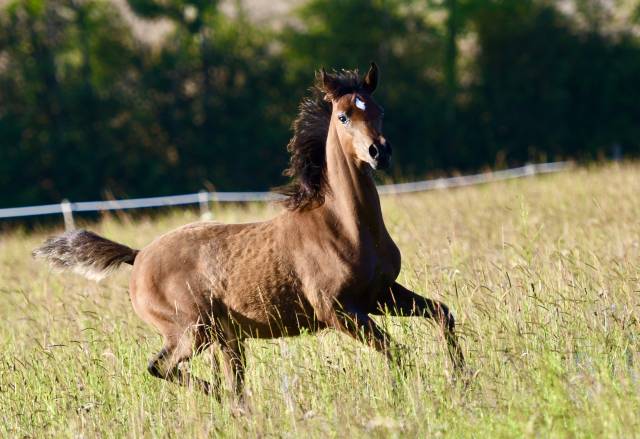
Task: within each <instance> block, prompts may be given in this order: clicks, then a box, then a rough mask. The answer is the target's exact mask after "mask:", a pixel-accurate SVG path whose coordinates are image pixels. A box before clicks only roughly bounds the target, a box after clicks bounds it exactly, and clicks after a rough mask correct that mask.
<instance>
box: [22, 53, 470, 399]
mask: <svg viewBox="0 0 640 439" xmlns="http://www.w3.org/2000/svg"><path fill="white" fill-rule="evenodd" d="M377 83H378V68H377V67H376V65H375V64H374V63H372V64H371V67H370V68H369V70H368V72H367V73H366V75H365V76H364V77H363V78H362V79H361V78H360V76H359V75H358V72H357V71H347V70H342V71H339V72H333V73H327V72H325V71H324V69H322V70H321V71H320V73H319V74H318V75H316V82H315V85H314V86H313V87H312V88H311V89H310V91H311V93H310V96H308V97H306V98H305V99H303V101H302V103H301V105H300V108H299V115H298V117H297V119H296V120H295V121H294V123H293V126H292V128H293V137H292V139H291V140H290V142H289V144H288V147H287V149H288V151H289V152H290V154H291V158H290V163H289V167H288V169H287V170H286V171H285V175H288V176H290V177H292V182H291V183H290V184H289V185H288V186H286V187H284V188H281V193H283V194H284V195H285V205H286V209H284V210H283V212H282V213H281V214H279V215H278V216H276V217H275V218H273V219H271V220H268V221H264V222H257V223H249V224H228V225H225V224H219V223H215V222H204V221H203V222H196V223H193V224H188V225H185V226H182V227H180V228H178V229H176V230H173V231H171V232H168V233H167V234H165V235H162V236H160V237H159V238H157V239H155V240H154V241H153V242H152V243H151V244H149V245H148V246H146V247H144V248H143V249H142V250H134V249H132V248H129V247H127V246H125V245H122V244H118V243H116V242H113V241H109V240H107V239H105V238H102V237H100V236H98V235H96V234H94V233H92V232H89V231H84V230H79V231H71V232H68V233H65V234H63V235H60V236H58V237H53V238H49V239H48V240H47V241H46V242H45V243H44V244H43V245H42V246H41V247H39V248H38V249H36V250H35V251H34V256H36V257H41V258H44V259H46V260H47V261H48V262H49V263H50V264H51V265H52V266H53V267H54V268H59V269H71V270H74V271H76V272H79V273H82V274H84V275H86V276H87V277H89V278H98V279H99V278H101V277H103V276H105V275H106V274H108V273H109V272H110V271H112V270H114V269H115V268H117V267H118V266H119V265H120V264H122V263H125V264H131V265H133V270H132V272H131V280H130V288H129V292H130V298H131V304H132V305H133V309H134V310H135V312H136V313H137V314H138V316H140V318H141V319H142V320H144V321H145V322H147V323H148V324H150V325H152V326H153V327H155V328H156V329H157V330H158V331H159V332H160V334H161V335H162V337H163V338H164V346H163V348H162V349H161V350H160V352H159V353H158V354H157V355H155V356H154V357H153V358H152V359H151V360H150V362H149V365H148V371H149V372H150V373H151V375H153V376H155V377H158V378H162V379H166V380H170V381H174V382H177V383H180V384H182V385H187V386H192V387H195V388H198V389H200V390H203V391H205V392H207V393H209V392H212V393H215V395H217V396H218V398H219V397H220V395H219V394H220V382H219V378H218V376H219V374H218V373H217V371H216V373H214V376H215V377H216V378H215V379H216V382H215V383H214V384H211V383H209V382H207V381H204V380H201V379H199V378H196V377H194V376H192V375H191V374H190V373H189V372H188V371H187V370H186V369H185V368H183V367H179V366H180V365H181V363H183V362H187V361H188V360H189V359H190V358H192V356H193V355H194V354H196V353H198V352H200V351H201V350H203V349H204V348H206V347H208V346H210V345H215V346H219V347H220V348H221V350H222V358H223V361H222V363H223V369H224V375H225V377H226V380H227V382H228V385H229V386H230V387H231V390H232V391H233V392H234V393H235V394H236V395H237V396H238V397H242V394H243V391H242V389H243V378H244V364H245V361H244V355H243V351H244V349H243V342H244V341H245V340H246V339H247V338H250V337H252V338H275V337H282V336H292V335H297V334H300V332H301V331H302V330H303V329H304V330H307V331H311V332H315V331H319V330H321V329H324V328H333V329H336V330H338V331H341V332H343V333H346V334H349V335H350V336H352V337H354V338H356V339H357V340H360V341H363V342H366V343H368V344H369V345H371V346H372V347H374V348H375V349H377V350H379V351H380V352H382V353H384V354H386V355H387V356H388V357H389V358H393V357H394V356H393V355H391V351H392V349H391V348H392V342H391V339H390V338H389V336H388V335H387V334H386V332H385V331H384V330H383V329H382V328H381V327H380V326H379V325H378V324H376V322H375V321H374V320H373V319H372V318H371V316H372V315H392V316H416V317H424V318H428V319H433V320H435V321H436V322H437V324H438V326H439V327H440V328H441V330H442V333H443V335H444V338H445V340H446V342H447V345H448V352H449V356H450V358H451V361H452V363H453V365H454V369H455V370H456V371H458V372H459V371H461V370H462V369H463V367H464V357H463V354H462V350H461V348H460V346H459V344H458V340H457V337H456V334H455V323H454V318H453V316H452V314H451V313H450V311H449V308H448V307H447V306H446V305H445V304H443V303H440V302H437V301H435V300H431V299H428V298H425V297H423V296H421V295H419V294H416V293H415V292H413V291H410V290H408V289H407V288H405V287H403V286H402V285H400V284H399V283H397V282H396V281H395V279H396V277H397V276H398V274H399V272H400V251H399V250H398V247H397V246H396V245H395V243H394V242H393V240H392V239H391V237H390V236H389V233H388V231H387V229H386V227H385V224H384V220H383V218H382V211H381V207H380V199H379V196H378V192H377V190H376V186H375V183H374V179H373V171H374V170H376V169H381V168H385V167H387V166H388V165H389V161H390V157H391V144H390V143H389V142H388V141H387V140H386V139H385V137H384V136H383V135H382V118H383V110H382V108H381V107H380V106H378V105H377V104H376V102H375V101H374V100H373V98H372V94H373V92H374V90H375V89H376V86H377ZM214 363H215V365H214V366H215V367H216V368H217V362H216V361H215V360H214Z"/></svg>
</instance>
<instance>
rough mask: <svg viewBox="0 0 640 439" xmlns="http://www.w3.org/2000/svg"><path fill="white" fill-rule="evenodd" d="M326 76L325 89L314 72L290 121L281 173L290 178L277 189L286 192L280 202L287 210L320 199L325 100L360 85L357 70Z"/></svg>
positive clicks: (327, 112) (327, 103)
mask: <svg viewBox="0 0 640 439" xmlns="http://www.w3.org/2000/svg"><path fill="white" fill-rule="evenodd" d="M326 77H327V78H326V79H327V80H328V81H330V83H331V90H330V91H329V90H326V89H325V86H324V84H323V80H322V75H318V76H317V77H316V82H315V84H314V85H313V86H312V87H311V88H310V89H309V95H308V96H306V97H305V98H304V99H302V102H301V103H300V106H299V107H298V117H297V118H296V120H295V121H294V122H293V124H292V130H293V137H292V138H291V140H290V141H289V144H288V145H287V151H289V154H291V158H290V159H289V167H288V168H287V169H285V171H284V175H286V176H287V177H292V179H293V180H292V182H291V183H290V184H288V185H287V186H284V187H283V188H280V189H279V190H278V192H280V193H281V194H283V195H285V196H286V199H285V201H284V203H285V205H286V206H287V208H288V209H290V210H306V209H312V208H314V207H318V206H320V205H322V204H323V203H324V197H325V194H326V191H327V179H326V168H327V163H326V154H325V149H326V144H327V134H328V132H329V122H330V119H331V102H330V101H329V100H330V99H337V98H339V97H341V96H344V95H346V94H349V93H354V92H357V91H359V90H360V89H361V88H362V81H361V80H360V77H359V75H358V71H357V70H341V71H339V72H333V73H331V74H329V73H327V74H326ZM328 99H329V100H328Z"/></svg>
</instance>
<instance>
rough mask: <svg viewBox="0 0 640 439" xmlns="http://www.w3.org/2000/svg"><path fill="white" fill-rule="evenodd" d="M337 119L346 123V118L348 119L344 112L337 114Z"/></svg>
mask: <svg viewBox="0 0 640 439" xmlns="http://www.w3.org/2000/svg"><path fill="white" fill-rule="evenodd" d="M338 120H339V121H340V122H342V123H347V120H349V119H347V116H346V115H344V114H338Z"/></svg>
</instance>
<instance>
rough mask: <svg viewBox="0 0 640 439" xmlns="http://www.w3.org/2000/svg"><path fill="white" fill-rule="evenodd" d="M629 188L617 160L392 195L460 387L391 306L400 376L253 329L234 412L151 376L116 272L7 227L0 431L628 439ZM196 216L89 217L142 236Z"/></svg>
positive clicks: (632, 283)
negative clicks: (441, 311) (90, 277)
mask: <svg viewBox="0 0 640 439" xmlns="http://www.w3.org/2000/svg"><path fill="white" fill-rule="evenodd" d="M639 194H640V165H639V164H624V165H620V166H614V165H608V166H599V167H593V168H589V169H584V168H579V169H575V170H571V171H568V172H564V173H561V174H556V175H549V176H545V177H534V178H529V179H522V180H516V181H509V182H501V183H494V184H488V185H484V186H477V187H469V188H464V189H458V190H449V191H436V192H429V193H423V194H415V195H404V196H400V197H390V198H385V199H384V201H383V209H384V213H385V218H386V223H387V226H388V228H389V230H390V232H391V234H392V236H393V237H394V239H395V240H396V242H397V243H398V245H399V247H400V249H401V250H402V254H403V269H402V273H401V274H400V281H401V282H403V283H405V284H407V285H408V286H410V287H412V288H415V289H416V290H418V291H421V292H423V293H425V294H427V295H429V296H431V297H435V298H438V299H440V300H442V301H444V302H445V303H448V304H449V305H450V306H451V308H452V309H453V311H454V313H455V315H456V317H457V320H458V322H459V329H460V332H461V334H462V339H463V340H462V343H463V349H464V351H465V354H466V356H467V358H468V361H469V365H470V367H471V368H472V369H473V370H474V371H475V372H476V377H475V379H474V380H473V381H472V384H471V385H470V386H469V387H468V388H466V389H464V388H462V387H461V386H459V385H456V384H452V383H451V380H450V376H451V365H450V364H449V361H448V358H447V355H446V349H445V345H444V342H443V341H442V340H441V339H440V337H439V335H438V331H437V330H436V328H435V327H434V326H432V325H430V324H428V323H425V322H421V321H419V320H410V319H387V320H385V321H384V322H383V323H384V324H385V325H387V327H388V328H389V330H390V331H391V332H392V334H393V335H394V336H395V338H396V339H397V340H399V341H400V342H401V343H402V344H403V345H405V346H406V347H407V349H406V350H405V351H404V354H403V355H404V357H405V363H406V366H405V368H404V370H403V371H402V373H400V371H398V370H396V368H395V367H390V366H388V365H387V364H386V363H385V361H384V360H383V358H382V357H381V356H380V355H378V354H377V353H374V352H372V351H370V350H369V349H368V348H366V347H364V346H361V345H359V344H357V343H355V342H353V341H352V340H350V339H348V338H346V337H344V336H342V335H339V334H336V333H332V332H324V333H322V334H320V335H319V336H311V335H305V336H302V337H298V338H289V339H279V340H272V341H252V342H250V343H249V354H248V367H247V374H248V378H247V385H248V390H249V394H250V396H249V398H248V401H249V406H250V409H251V413H250V414H248V415H246V416H233V415H232V413H231V411H230V410H229V404H228V403H223V404H220V403H218V402H216V401H215V400H214V399H210V398H207V397H205V396H203V395H200V394H197V393H194V392H191V391H189V390H188V389H184V388H179V387H177V386H175V385H173V384H170V383H166V382H162V381H160V380H157V379H155V378H152V377H151V376H150V375H148V374H147V372H146V364H147V360H148V358H149V357H150V356H151V355H152V354H153V353H155V352H157V351H158V350H159V348H160V346H161V340H160V337H159V336H158V335H156V334H155V332H154V331H153V329H151V328H149V327H147V326H145V325H144V324H143V323H142V322H141V321H140V320H139V319H138V318H137V317H136V316H135V314H134V313H133V310H132V309H131V306H130V303H129V297H128V294H127V279H128V271H129V268H124V269H122V270H121V272H119V273H118V274H116V275H115V276H113V277H111V278H109V279H107V280H106V281H104V282H103V283H102V284H94V283H91V282H90V281H87V280H84V279H83V278H80V277H77V276H75V275H72V274H56V273H51V272H49V270H48V269H47V267H45V266H44V265H43V264H41V263H40V262H35V261H33V260H32V259H31V257H30V251H31V250H32V249H33V248H34V247H35V246H36V245H37V244H39V243H40V242H41V240H42V239H44V237H45V235H46V234H47V233H53V232H54V231H48V232H47V233H44V232H37V233H33V232H30V233H26V232H20V231H15V232H12V233H10V234H5V235H0V343H1V345H0V346H2V350H1V352H0V436H1V437H45V436H63V437H86V438H91V437H122V436H130V437H183V438H186V437H207V436H221V437H295V438H297V437H323V438H324V437H340V438H342V437H440V436H445V437H616V438H622V437H625V438H626V437H639V436H640V195H639ZM277 210H278V208H277V207H275V206H262V205H253V206H249V207H246V208H239V207H233V208H225V207H220V208H216V209H215V211H214V215H215V217H216V218H217V219H220V220H222V221H225V222H232V221H249V220H256V219H263V218H269V217H271V216H273V215H275V214H276V213H277ZM195 220H197V216H196V214H195V213H193V212H188V211H173V212H170V213H168V214H166V215H164V216H161V217H159V218H155V219H153V220H144V219H142V220H135V221H134V220H131V219H129V218H128V217H126V216H121V217H108V218H104V219H103V220H102V221H101V222H100V223H99V224H91V225H89V226H88V227H90V228H91V229H92V230H94V231H97V232H99V233H101V234H104V235H105V236H107V237H109V238H112V239H115V240H118V241H120V242H124V243H127V244H129V245H131V246H134V247H138V248H139V247H141V246H144V245H145V244H146V243H148V242H149V241H150V240H151V239H152V238H154V237H155V236H157V235H158V234H161V233H163V232H165V231H168V230H170V229H172V228H174V227H176V226H178V225H181V224H184V223H187V222H190V221H195ZM210 361H211V356H209V355H203V356H200V357H199V358H198V359H197V360H196V361H194V363H193V366H192V367H193V369H194V371H195V373H197V374H198V375H200V376H202V377H205V378H206V377H207V375H208V374H209V375H210V373H211V372H210V366H209V365H210Z"/></svg>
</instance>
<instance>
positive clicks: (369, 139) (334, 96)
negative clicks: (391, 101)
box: [320, 63, 391, 169]
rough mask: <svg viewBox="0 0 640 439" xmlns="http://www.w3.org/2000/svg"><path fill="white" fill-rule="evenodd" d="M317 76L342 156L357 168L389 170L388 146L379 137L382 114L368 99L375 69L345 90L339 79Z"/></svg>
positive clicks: (374, 84)
mask: <svg viewBox="0 0 640 439" xmlns="http://www.w3.org/2000/svg"><path fill="white" fill-rule="evenodd" d="M320 74H321V80H322V86H323V89H324V92H325V99H326V100H328V101H330V102H331V103H332V113H331V124H332V125H334V126H335V127H336V130H337V133H338V138H339V139H340V144H341V145H342V147H343V149H345V152H346V153H347V154H349V155H350V156H351V157H353V158H354V159H355V160H356V162H357V163H358V164H359V165H360V166H367V165H368V166H371V168H373V169H386V168H388V167H389V164H390V161H391V144H390V143H389V142H388V141H387V140H386V139H385V138H384V136H383V135H382V117H383V116H384V111H383V110H382V107H380V106H379V105H378V104H376V103H375V101H374V100H373V97H372V96H371V95H372V94H373V92H374V91H375V89H376V86H377V85H378V67H377V66H376V65H375V63H371V67H370V68H369V71H368V72H367V74H366V75H365V77H364V78H363V79H362V81H359V83H358V84H357V86H356V87H345V84H344V81H343V80H341V79H342V78H340V76H339V75H332V74H328V73H326V72H325V71H324V70H322V71H321V72H320ZM368 166H367V167H368Z"/></svg>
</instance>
